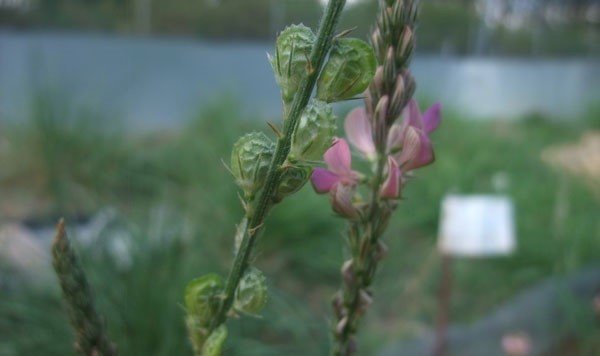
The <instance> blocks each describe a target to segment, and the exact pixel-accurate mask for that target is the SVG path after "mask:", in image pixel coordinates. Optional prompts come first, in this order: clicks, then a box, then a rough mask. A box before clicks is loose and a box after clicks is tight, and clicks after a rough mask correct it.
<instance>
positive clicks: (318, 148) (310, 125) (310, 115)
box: [290, 99, 336, 161]
mask: <svg viewBox="0 0 600 356" xmlns="http://www.w3.org/2000/svg"><path fill="white" fill-rule="evenodd" d="M335 121H336V118H335V115H334V114H333V110H332V109H331V106H330V105H329V104H326V103H324V102H322V101H320V100H314V99H313V100H311V102H310V103H309V104H308V106H307V107H306V109H304V112H303V113H302V117H301V118H300V121H299V122H298V127H297V129H296V132H294V136H293V137H292V148H291V151H290V155H291V156H290V157H291V159H292V160H300V161H302V160H309V161H311V160H312V161H314V160H320V159H322V158H323V153H325V151H326V150H327V149H328V148H329V147H330V146H331V141H332V139H333V135H334V134H335V130H336V122H335Z"/></svg>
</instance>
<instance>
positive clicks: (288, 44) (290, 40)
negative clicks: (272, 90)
mask: <svg viewBox="0 0 600 356" xmlns="http://www.w3.org/2000/svg"><path fill="white" fill-rule="evenodd" d="M314 42H315V34H314V33H313V32H312V30H311V29H310V28H308V27H306V26H304V25H292V26H288V27H287V28H286V29H285V30H283V32H281V34H280V35H279V37H277V43H276V46H275V56H274V57H272V58H270V61H271V66H272V67H273V71H274V72H275V79H276V80H277V84H279V87H280V88H281V97H282V99H283V102H284V104H289V103H291V102H292V101H293V100H294V95H295V94H296V91H298V87H299V86H300V83H301V82H302V80H303V79H304V78H306V76H307V74H308V70H309V67H310V63H309V58H310V52H311V50H312V46H313V43H314Z"/></svg>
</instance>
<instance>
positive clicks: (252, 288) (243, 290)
mask: <svg viewBox="0 0 600 356" xmlns="http://www.w3.org/2000/svg"><path fill="white" fill-rule="evenodd" d="M267 298H268V294H267V281H266V278H265V276H264V275H263V273H262V272H261V271H260V270H259V269H257V268H254V267H250V268H248V270H247V271H246V273H245V274H244V276H243V277H242V279H241V280H240V284H239V285H238V288H237V290H236V291H235V301H234V304H233V306H234V308H235V309H236V310H238V311H240V312H243V313H247V314H258V313H259V312H260V311H261V310H262V309H263V308H264V306H265V304H267Z"/></svg>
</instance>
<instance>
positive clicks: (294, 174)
mask: <svg viewBox="0 0 600 356" xmlns="http://www.w3.org/2000/svg"><path fill="white" fill-rule="evenodd" d="M310 172H311V169H310V168H309V167H296V166H292V167H287V168H285V171H284V172H283V173H282V176H281V183H279V187H277V193H276V194H275V197H274V199H273V200H274V202H275V203H279V202H280V201H282V200H283V199H284V198H285V197H287V196H290V195H292V194H294V193H296V192H297V191H299V190H300V189H301V188H302V187H303V186H304V184H306V182H308V179H309V178H310Z"/></svg>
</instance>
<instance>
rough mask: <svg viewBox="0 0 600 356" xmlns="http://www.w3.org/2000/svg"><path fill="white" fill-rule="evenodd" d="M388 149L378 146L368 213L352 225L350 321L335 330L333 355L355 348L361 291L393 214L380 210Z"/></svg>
mask: <svg viewBox="0 0 600 356" xmlns="http://www.w3.org/2000/svg"><path fill="white" fill-rule="evenodd" d="M385 152H386V147H385V146H383V147H379V148H378V154H379V159H378V160H377V163H376V167H375V176H374V179H373V186H372V191H371V201H370V204H369V209H368V213H367V214H366V216H365V218H364V219H362V220H360V221H357V222H353V223H352V224H351V226H350V228H349V229H350V230H352V231H354V232H355V233H358V236H356V237H357V241H356V242H354V243H351V244H350V245H351V246H353V247H354V251H352V263H353V269H354V275H355V279H356V280H355V281H354V283H352V284H351V286H346V288H345V290H344V295H343V302H344V304H345V307H346V310H347V315H345V318H347V319H346V320H347V322H346V326H345V327H344V328H343V329H342V330H338V331H337V332H334V335H335V338H336V342H337V343H336V345H335V347H334V348H333V349H332V355H335V356H347V355H352V354H354V353H355V352H356V345H355V341H354V335H355V334H356V331H357V329H358V322H359V320H360V317H361V316H362V314H363V312H364V311H361V293H362V292H366V291H367V289H368V288H369V287H370V286H371V283H372V282H373V276H374V275H375V272H376V270H377V266H378V262H379V259H378V258H374V253H375V252H376V249H377V244H378V243H379V238H380V237H381V235H382V234H383V231H384V229H385V226H386V225H387V222H388V220H389V216H390V215H389V212H388V213H386V214H381V212H382V211H383V210H384V209H385V206H382V204H385V203H384V202H382V201H381V199H380V198H379V190H380V188H381V184H382V182H383V178H384V177H383V173H384V168H385V164H386V158H387V156H386V155H385Z"/></svg>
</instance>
